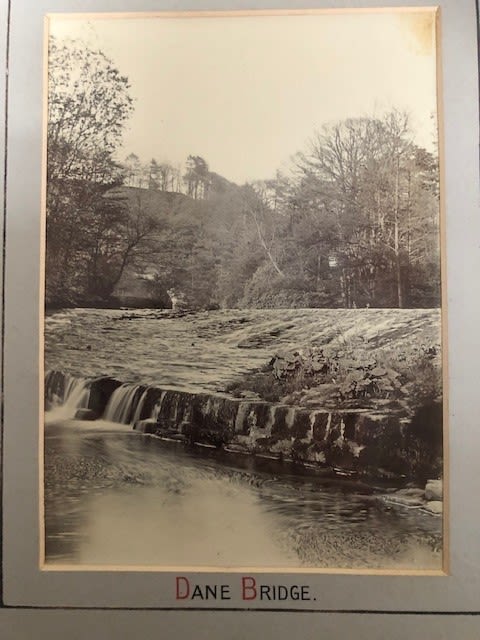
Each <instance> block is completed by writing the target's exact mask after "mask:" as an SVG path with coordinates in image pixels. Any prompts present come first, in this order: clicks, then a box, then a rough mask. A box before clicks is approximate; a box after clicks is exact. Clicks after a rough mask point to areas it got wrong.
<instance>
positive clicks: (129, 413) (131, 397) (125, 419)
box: [103, 383, 145, 424]
mask: <svg viewBox="0 0 480 640" xmlns="http://www.w3.org/2000/svg"><path fill="white" fill-rule="evenodd" d="M144 393H145V387H143V386H141V385H139V384H129V383H125V384H122V385H121V386H120V387H118V388H117V389H115V391H114V392H113V393H112V395H111V396H110V399H109V401H108V404H107V406H106V408H105V411H104V414H103V418H104V420H108V421H109V422H119V423H120V424H130V423H131V422H132V420H133V418H134V416H135V414H136V410H137V408H138V405H139V404H140V402H141V401H142V399H143V402H145V398H144ZM140 410H141V408H140Z"/></svg>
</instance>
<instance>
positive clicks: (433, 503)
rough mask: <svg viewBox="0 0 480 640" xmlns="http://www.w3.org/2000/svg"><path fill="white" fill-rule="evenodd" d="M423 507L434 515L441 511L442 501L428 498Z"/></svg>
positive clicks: (439, 513)
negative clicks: (428, 500)
mask: <svg viewBox="0 0 480 640" xmlns="http://www.w3.org/2000/svg"><path fill="white" fill-rule="evenodd" d="M425 509H426V510H427V511H429V512H430V513H434V514H435V515H441V514H442V513H443V502H441V501H440V500H430V502H427V504H426V505H425Z"/></svg>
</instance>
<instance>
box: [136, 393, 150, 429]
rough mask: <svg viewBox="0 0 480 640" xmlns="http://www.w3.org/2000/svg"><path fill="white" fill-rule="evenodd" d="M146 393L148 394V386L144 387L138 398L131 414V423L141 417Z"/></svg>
mask: <svg viewBox="0 0 480 640" xmlns="http://www.w3.org/2000/svg"><path fill="white" fill-rule="evenodd" d="M147 394H148V387H147V388H146V389H145V391H144V392H143V393H142V395H141V396H140V399H139V401H138V404H137V407H136V409H135V413H134V414H133V418H132V424H135V423H136V422H138V421H139V420H140V419H141V417H142V410H143V407H144V405H145V400H146V399H147Z"/></svg>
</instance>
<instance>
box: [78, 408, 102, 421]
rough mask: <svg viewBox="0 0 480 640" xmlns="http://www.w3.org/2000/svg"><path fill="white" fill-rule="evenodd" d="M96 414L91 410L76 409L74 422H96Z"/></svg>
mask: <svg viewBox="0 0 480 640" xmlns="http://www.w3.org/2000/svg"><path fill="white" fill-rule="evenodd" d="M97 418H98V414H97V413H96V412H95V411H93V409H77V410H76V411H75V420H96V419H97Z"/></svg>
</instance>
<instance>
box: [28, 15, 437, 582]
mask: <svg viewBox="0 0 480 640" xmlns="http://www.w3.org/2000/svg"><path fill="white" fill-rule="evenodd" d="M437 17H438V16H437V11H436V9H435V8H433V7H429V8H423V9H419V8H408V9H407V8H404V9H393V8H392V9H388V10H387V9H383V10H374V9H372V10H350V9H342V10H316V11H303V12H302V11H290V12H287V11H285V12H279V11H277V12H267V11H265V12H260V11H259V12H255V11H250V12H205V13H201V12H191V13H188V12H185V13H157V14H129V13H124V14H114V13H112V14H97V15H95V14H78V15H76V14H51V15H49V16H48V18H47V20H46V34H45V90H44V96H45V104H44V108H45V130H44V139H45V154H44V156H45V157H44V160H45V167H44V177H45V180H44V186H45V189H44V227H45V234H44V235H45V242H44V285H43V286H44V291H43V294H44V295H43V301H42V306H43V308H42V315H43V319H42V322H43V352H42V366H43V374H44V375H43V380H44V382H43V391H44V402H45V410H44V412H43V413H42V420H41V423H42V424H41V425H40V426H41V429H40V431H41V461H42V473H41V479H40V481H41V494H42V495H41V499H42V505H41V509H42V529H43V531H42V536H41V537H42V540H41V545H42V554H41V555H42V567H43V568H45V569H49V568H51V569H58V568H60V569H61V568H79V569H100V568H101V569H105V568H107V569H108V568H112V567H115V568H119V567H121V568H122V569H126V570H128V569H132V570H133V569H138V568H145V569H154V570H158V571H161V570H178V569H184V570H195V571H202V570H203V571H206V570H210V571H212V570H213V571H218V570H229V571H239V570H242V569H246V568H248V569H252V570H266V571H284V572H288V571H315V570H318V571H322V572H338V571H340V572H358V573H365V572H367V573H368V572H385V573H395V572H415V573H418V572H426V573H428V572H430V573H431V572H432V571H433V572H438V573H439V574H440V573H441V572H442V571H444V570H445V567H446V558H447V554H448V544H447V542H448V541H447V538H446V535H445V532H446V530H447V529H446V524H447V523H446V517H445V515H446V514H445V509H444V480H445V481H446V476H447V474H448V468H447V465H446V456H445V451H446V447H445V441H446V438H445V429H446V425H445V420H444V418H443V416H444V406H445V404H446V399H447V388H446V384H445V380H446V360H445V353H446V327H445V321H444V317H445V300H446V297H445V292H444V287H443V286H442V284H443V283H442V263H443V258H444V256H443V253H442V246H443V242H444V240H443V236H444V230H443V223H442V216H441V207H440V204H441V197H440V196H441V192H442V186H443V185H442V184H441V180H440V176H441V172H440V170H439V148H441V135H440V132H441V127H440V122H441V118H440V115H439V104H438V98H437V95H438V75H439V69H438V51H437V49H438V46H437V44H438V43H437ZM183 586H185V585H183ZM180 587H182V585H181V584H180V586H178V585H177V588H180Z"/></svg>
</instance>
